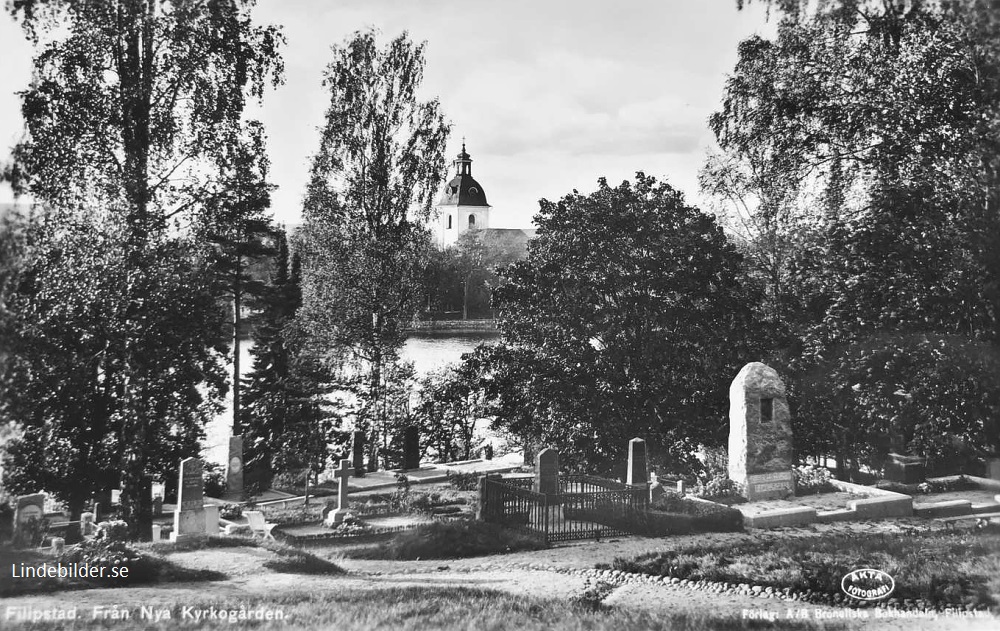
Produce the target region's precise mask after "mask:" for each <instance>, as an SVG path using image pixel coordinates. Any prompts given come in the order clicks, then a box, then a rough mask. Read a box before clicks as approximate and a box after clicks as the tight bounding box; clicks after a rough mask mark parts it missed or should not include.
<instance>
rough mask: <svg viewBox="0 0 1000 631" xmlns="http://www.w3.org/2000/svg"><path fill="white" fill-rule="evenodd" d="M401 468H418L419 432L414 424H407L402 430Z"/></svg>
mask: <svg viewBox="0 0 1000 631" xmlns="http://www.w3.org/2000/svg"><path fill="white" fill-rule="evenodd" d="M403 468H404V469H407V470H409V469H419V468H420V432H419V430H418V429H417V426H416V425H407V426H406V429H404V430H403Z"/></svg>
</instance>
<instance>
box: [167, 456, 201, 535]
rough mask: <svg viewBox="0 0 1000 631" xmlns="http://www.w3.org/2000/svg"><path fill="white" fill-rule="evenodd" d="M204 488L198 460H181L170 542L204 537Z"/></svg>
mask: <svg viewBox="0 0 1000 631" xmlns="http://www.w3.org/2000/svg"><path fill="white" fill-rule="evenodd" d="M204 505H205V486H204V480H203V479H202V463H201V459H200V458H185V459H184V460H181V471H180V476H179V479H178V484H177V510H175V511H174V531H173V532H172V533H170V540H171V541H184V540H186V539H193V538H197V537H204V536H205V507H204Z"/></svg>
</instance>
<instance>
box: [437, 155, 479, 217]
mask: <svg viewBox="0 0 1000 631" xmlns="http://www.w3.org/2000/svg"><path fill="white" fill-rule="evenodd" d="M455 170H456V175H455V177H453V178H452V179H451V181H450V182H448V184H447V185H445V187H444V193H443V194H442V195H441V201H440V202H438V204H439V205H441V206H489V204H488V203H487V202H486V191H484V190H483V187H482V185H481V184H480V183H479V182H477V181H476V180H474V179H472V157H471V156H469V154H468V153H466V152H465V143H464V142H463V143H462V153H460V154H458V159H457V160H455Z"/></svg>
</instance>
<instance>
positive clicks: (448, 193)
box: [435, 140, 535, 251]
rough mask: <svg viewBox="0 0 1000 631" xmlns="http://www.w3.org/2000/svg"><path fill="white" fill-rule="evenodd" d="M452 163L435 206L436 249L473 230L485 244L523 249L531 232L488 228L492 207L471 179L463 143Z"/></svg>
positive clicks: (531, 235) (450, 243)
mask: <svg viewBox="0 0 1000 631" xmlns="http://www.w3.org/2000/svg"><path fill="white" fill-rule="evenodd" d="M452 164H453V166H454V167H455V177H453V178H452V179H451V181H449V182H448V184H446V185H445V187H444V193H443V194H442V195H441V200H440V201H439V202H438V205H437V210H438V218H437V225H436V228H435V235H436V237H437V245H438V247H439V248H441V249H442V250H443V249H445V248H449V247H452V246H454V245H455V244H456V243H457V242H458V239H459V238H460V237H461V236H462V235H464V234H465V233H467V232H471V231H475V232H476V236H477V237H478V238H481V239H484V240H485V241H486V242H487V243H489V242H496V241H499V242H503V243H508V244H511V245H514V247H517V248H518V249H520V250H522V251H523V250H525V249H526V244H527V242H528V239H530V238H531V237H533V236H534V234H535V231H534V230H522V229H519V228H499V229H498V228H491V227H490V210H491V209H492V206H490V205H489V203H488V202H487V201H486V191H484V190H483V186H482V184H480V183H479V182H477V181H476V180H475V179H474V178H473V177H472V157H471V156H470V155H469V154H468V152H466V150H465V141H464V140H463V141H462V152H461V153H459V154H458V157H457V158H456V159H455V161H454V162H453V163H452Z"/></svg>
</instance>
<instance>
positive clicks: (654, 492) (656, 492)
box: [649, 476, 667, 503]
mask: <svg viewBox="0 0 1000 631" xmlns="http://www.w3.org/2000/svg"><path fill="white" fill-rule="evenodd" d="M666 493H667V490H666V489H664V488H663V485H662V484H660V481H659V480H657V479H656V476H653V481H652V482H651V483H650V484H649V501H650V503H652V502H655V501H656V500H658V499H660V498H661V497H663V496H664V495H666Z"/></svg>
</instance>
